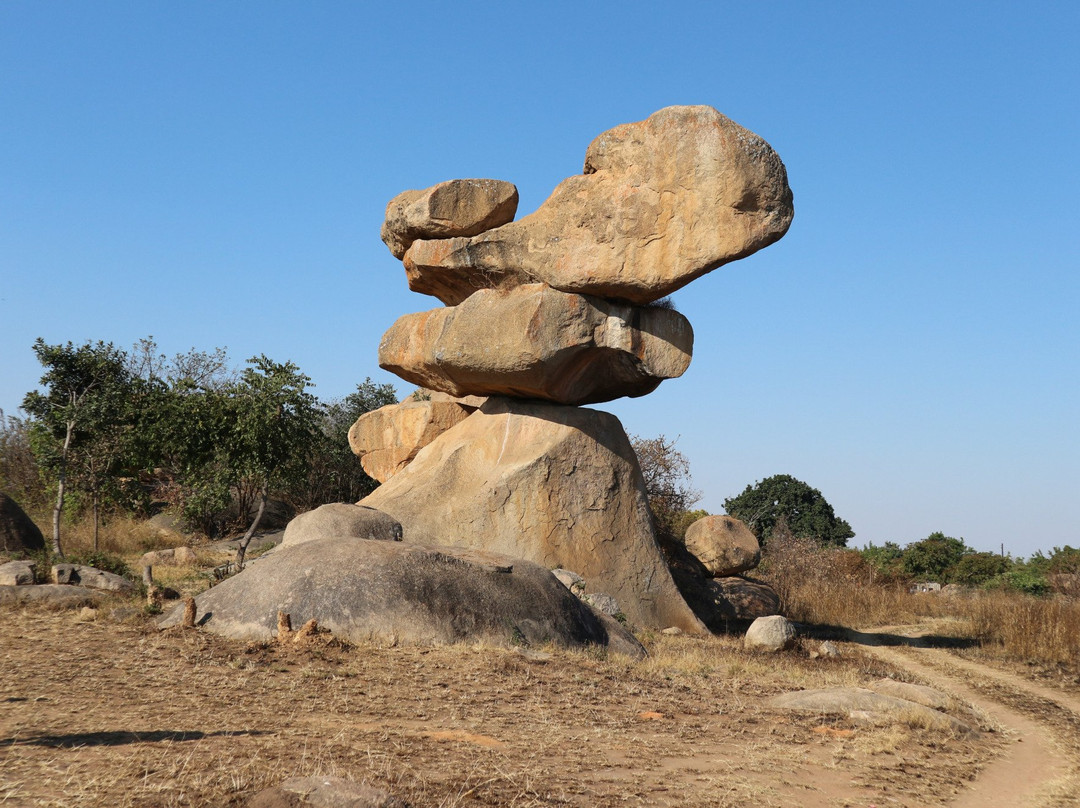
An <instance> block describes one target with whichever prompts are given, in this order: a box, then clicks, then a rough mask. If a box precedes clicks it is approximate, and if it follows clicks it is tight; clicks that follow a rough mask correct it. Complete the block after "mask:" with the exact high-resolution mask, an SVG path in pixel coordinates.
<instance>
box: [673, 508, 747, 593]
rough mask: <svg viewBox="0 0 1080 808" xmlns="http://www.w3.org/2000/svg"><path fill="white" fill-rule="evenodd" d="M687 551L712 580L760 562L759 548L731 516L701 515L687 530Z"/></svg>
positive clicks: (743, 570) (745, 527)
mask: <svg viewBox="0 0 1080 808" xmlns="http://www.w3.org/2000/svg"><path fill="white" fill-rule="evenodd" d="M686 549H687V550H689V551H690V552H691V553H693V554H694V555H695V556H697V558H698V559H699V560H700V561H701V563H702V564H704V565H705V569H707V570H708V571H709V574H710V575H712V576H713V577H715V578H723V577H727V576H729V575H738V574H739V573H740V572H746V571H747V570H752V569H753V568H754V567H756V566H757V565H758V562H759V561H760V560H761V545H760V544H758V540H757V537H756V536H755V535H754V534H753V533H752V532H751V531H750V528H748V527H747V526H746V525H745V524H743V523H742V522H741V521H739V520H738V519H736V518H735V517H734V516H724V515H719V516H704V517H702V518H701V519H698V520H697V521H695V522H694V523H692V524H691V525H690V527H688V528H687V529H686Z"/></svg>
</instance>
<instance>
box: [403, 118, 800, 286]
mask: <svg viewBox="0 0 1080 808" xmlns="http://www.w3.org/2000/svg"><path fill="white" fill-rule="evenodd" d="M793 213H794V211H793V208H792V196H791V189H790V188H789V187H788V183H787V172H786V171H785V169H784V164H783V163H782V162H781V161H780V158H779V157H778V156H777V154H776V152H774V151H773V149H772V148H771V147H770V146H769V144H768V143H766V142H765V141H764V140H762V139H761V138H760V137H758V136H757V135H755V134H753V133H752V132H750V131H748V130H746V129H744V128H743V127H741V126H739V125H738V124H736V123H734V122H733V121H731V120H729V119H728V118H726V117H724V116H723V115H721V114H720V113H719V112H717V111H716V110H715V109H713V108H712V107H707V106H684V107H667V108H666V109H662V110H660V111H659V112H656V113H654V114H653V115H651V116H649V118H648V119H647V120H644V121H640V122H637V123H629V124H624V125H622V126H617V127H615V128H614V129H611V130H609V131H607V132H604V133H603V134H601V135H600V136H599V137H597V138H596V139H595V140H594V141H593V142H592V144H591V145H590V146H589V148H588V151H587V152H586V155H585V173H584V174H581V175H578V176H574V177H570V178H568V179H566V180H564V181H563V182H562V183H560V184H559V186H558V187H557V188H556V189H555V190H554V192H553V193H552V194H551V196H550V197H548V199H547V200H546V201H545V202H544V203H543V204H542V205H541V206H540V208H539V209H538V210H537V211H536V212H534V213H532V214H530V215H528V216H525V217H524V218H522V219H520V220H518V221H516V222H512V223H510V224H506V225H504V226H502V227H500V228H498V229H495V230H489V231H487V232H484V233H481V234H479V235H477V236H473V237H471V238H451V239H440V240H418V241H416V242H414V243H413V244H412V246H411V247H410V248H409V250H408V252H406V253H405V256H404V261H405V269H406V274H407V276H408V280H409V288H411V289H413V290H414V291H417V292H423V293H425V294H430V295H434V296H435V297H438V298H439V299H440V300H442V301H443V302H444V303H447V304H449V305H456V304H457V303H460V302H461V301H462V300H464V299H466V298H467V297H468V296H469V295H471V294H472V293H473V292H475V291H476V289H477V288H479V287H481V286H513V285H520V284H522V283H531V282H534V281H543V282H544V283H547V284H548V285H550V286H552V287H554V288H556V289H562V290H563V291H567V292H577V293H581V294H590V295H598V296H601V297H608V298H613V299H618V300H627V301H630V302H633V303H639V304H640V303H649V302H651V301H654V300H658V299H660V298H662V297H665V296H666V295H669V294H671V293H672V292H674V291H675V290H676V289H679V288H681V287H682V286H685V285H686V284H687V283H689V282H690V281H692V280H694V279H695V278H697V277H700V276H701V275H704V274H705V273H706V272H709V271H711V270H713V269H716V268H717V267H719V266H721V265H723V264H726V263H728V262H730V261H734V260H737V259H739V258H744V257H746V256H748V255H750V254H751V253H754V252H756V251H757V250H759V249H761V248H762V247H766V246H768V245H769V244H772V243H773V242H774V241H776V240H777V239H779V238H780V237H781V236H783V235H784V233H786V232H787V229H788V227H789V225H790V224H791V219H792V216H793Z"/></svg>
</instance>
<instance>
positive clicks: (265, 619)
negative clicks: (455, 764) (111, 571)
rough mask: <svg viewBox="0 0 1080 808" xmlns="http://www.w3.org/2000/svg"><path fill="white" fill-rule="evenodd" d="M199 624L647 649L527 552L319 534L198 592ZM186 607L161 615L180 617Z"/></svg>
mask: <svg viewBox="0 0 1080 808" xmlns="http://www.w3.org/2000/svg"><path fill="white" fill-rule="evenodd" d="M196 605H197V609H198V614H199V615H201V619H200V621H199V624H200V625H201V626H203V627H204V628H205V629H206V630H208V631H211V632H213V633H215V634H220V635H222V636H225V637H231V638H233V639H241V640H267V639H270V638H271V637H273V636H274V632H275V631H276V629H277V614H278V612H287V613H288V614H290V615H291V617H292V622H293V625H302V624H303V623H305V622H307V621H308V620H311V619H315V620H317V621H318V623H319V626H321V627H323V628H326V629H329V630H330V631H331V632H333V634H334V635H335V636H338V637H342V638H344V639H347V640H351V641H353V642H364V641H367V640H370V639H372V638H379V639H382V640H393V641H401V642H405V643H414V644H421V645H423V644H445V643H457V642H468V643H484V642H487V643H492V644H495V645H516V644H522V643H524V644H530V645H536V644H543V643H547V642H552V643H555V644H557V645H561V646H565V647H584V646H587V645H600V646H606V647H608V648H609V649H612V650H616V651H619V652H621V653H627V654H630V655H631V656H635V657H640V656H643V655H644V651H643V649H641V646H640V644H639V643H638V642H637V640H635V639H634V637H633V635H632V634H630V633H629V632H628V631H626V630H625V629H622V628H621V627H620V628H618V629H616V628H614V627H612V626H611V624H609V623H602V622H601V621H600V620H599V619H598V617H597V616H596V615H594V614H593V613H592V611H590V610H589V609H588V607H586V606H585V605H584V604H583V603H581V602H580V601H579V600H578V599H577V598H575V597H574V596H573V595H571V594H570V592H568V591H567V590H566V588H565V587H564V586H563V585H562V584H560V583H559V582H558V581H557V580H555V577H554V576H553V575H552V574H551V573H550V572H548V571H547V570H546V569H544V568H542V567H540V566H538V565H536V564H532V563H530V562H528V561H524V560H521V559H513V558H507V557H505V556H500V555H495V554H493V553H484V552H477V551H469V550H465V549H462V548H453V547H425V546H421V545H417V544H412V543H406V542H387V541H373V540H370V539H353V540H351V541H340V540H336V539H318V540H314V541H310V542H305V543H303V544H301V545H294V546H292V547H283V548H281V549H280V550H279V551H278V552H276V553H274V554H273V555H271V556H268V557H266V558H264V559H263V560H262V561H260V562H259V564H258V565H256V566H251V567H248V568H246V569H245V570H244V571H243V572H241V573H239V574H237V575H236V576H234V577H232V578H229V579H228V580H226V581H223V582H222V583H220V584H218V585H217V586H215V587H213V588H212V589H210V590H208V591H206V592H204V593H202V594H201V595H199V596H198V597H197V598H196ZM181 615H182V609H181V608H177V609H174V610H173V611H171V612H170V613H169V614H168V615H166V617H165V618H163V620H162V621H161V624H160V625H161V626H162V627H163V628H164V627H169V626H172V625H176V624H178V623H179V621H180V619H181Z"/></svg>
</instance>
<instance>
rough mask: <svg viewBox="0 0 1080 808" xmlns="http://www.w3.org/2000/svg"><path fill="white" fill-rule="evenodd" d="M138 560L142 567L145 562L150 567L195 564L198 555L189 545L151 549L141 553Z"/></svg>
mask: <svg viewBox="0 0 1080 808" xmlns="http://www.w3.org/2000/svg"><path fill="white" fill-rule="evenodd" d="M140 561H141V563H142V566H144V567H145V566H146V565H147V564H149V565H150V566H152V567H157V566H165V567H177V566H184V565H188V564H195V563H196V562H197V561H198V557H197V556H196V555H195V551H194V550H192V549H191V548H190V547H169V548H167V549H165V550H151V551H150V552H148V553H143V556H142V558H141V559H140Z"/></svg>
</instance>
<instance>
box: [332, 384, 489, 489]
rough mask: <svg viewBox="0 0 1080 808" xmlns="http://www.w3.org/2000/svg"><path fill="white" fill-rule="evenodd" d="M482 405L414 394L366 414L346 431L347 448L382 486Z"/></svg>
mask: <svg viewBox="0 0 1080 808" xmlns="http://www.w3.org/2000/svg"><path fill="white" fill-rule="evenodd" d="M483 403H484V400H483V399H482V398H478V397H475V396H470V397H468V398H456V397H454V396H451V395H448V394H446V393H439V392H437V391H428V390H423V391H418V394H414V395H412V396H409V397H408V398H406V399H405V400H404V401H402V402H401V403H400V404H387V405H386V406H385V407H379V409H377V410H372V411H371V412H366V413H364V414H363V415H361V416H360V417H359V418H357V419H356V423H355V424H353V425H352V428H351V429H349V447H350V448H351V449H352V450H353V454H355V455H356V456H357V457H359V458H360V465H361V466H363V467H364V471H366V472H367V473H368V475H369V476H371V477H372V478H374V479H376V480H378V481H379V482H380V483H384V482H386V481H387V480H389V479H390V478H391V477H393V476H394V475H395V474H397V473H398V472H399V471H401V470H402V469H403V468H405V467H406V466H407V465H409V463H411V462H412V459H413V458H414V457H416V453H417V452H419V451H420V450H421V449H423V448H424V447H425V446H427V445H428V444H429V443H431V442H432V441H433V440H435V438H437V437H439V435H441V434H442V433H443V432H445V431H446V430H448V429H449V428H450V427H452V426H455V425H457V424H459V423H461V422H462V421H464V420H465V419H466V418H468V417H469V414H470V413H472V412H473V411H474V410H475V409H476V408H477V407H479V406H480V405H481V404H483Z"/></svg>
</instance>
